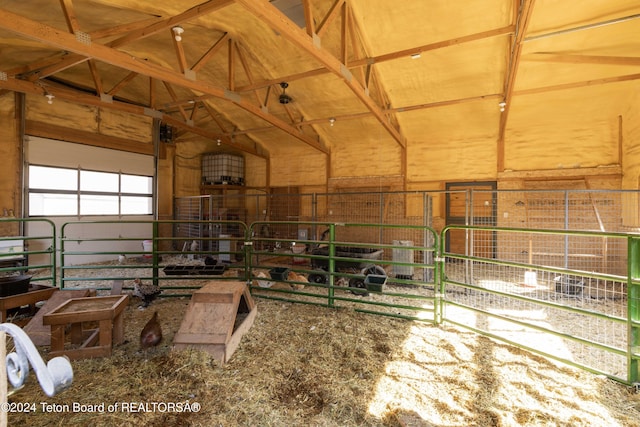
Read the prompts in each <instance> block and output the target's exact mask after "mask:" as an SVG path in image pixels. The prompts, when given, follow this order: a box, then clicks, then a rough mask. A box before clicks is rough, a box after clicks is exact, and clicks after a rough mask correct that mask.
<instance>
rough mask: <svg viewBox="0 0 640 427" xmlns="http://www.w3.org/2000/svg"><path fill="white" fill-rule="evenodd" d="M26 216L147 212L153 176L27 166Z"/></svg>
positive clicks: (150, 209) (135, 213)
mask: <svg viewBox="0 0 640 427" xmlns="http://www.w3.org/2000/svg"><path fill="white" fill-rule="evenodd" d="M28 189H29V216H87V215H151V214H153V177H152V176H144V175H132V174H125V173H122V172H103V171H92V170H83V169H71V168H63V167H52V166H40V165H29V171H28Z"/></svg>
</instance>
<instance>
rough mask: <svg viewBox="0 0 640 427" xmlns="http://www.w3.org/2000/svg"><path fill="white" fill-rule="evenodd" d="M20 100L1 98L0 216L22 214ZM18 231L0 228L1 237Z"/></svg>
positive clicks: (7, 227) (10, 96)
mask: <svg viewBox="0 0 640 427" xmlns="http://www.w3.org/2000/svg"><path fill="white" fill-rule="evenodd" d="M17 103H18V99H17V97H16V96H14V94H13V93H6V94H4V95H2V96H0V123H1V124H2V125H1V126H0V158H2V168H0V215H5V210H6V212H7V215H9V213H10V211H13V213H14V215H16V216H20V214H21V200H22V199H21V192H20V182H21V180H20V172H21V168H20V158H21V155H20V151H21V147H22V144H20V136H19V129H18V119H17V114H18V111H17V107H16V105H17ZM17 234H18V230H17V229H15V227H14V228H12V227H11V225H8V224H7V225H3V226H2V227H0V235H2V236H9V235H17Z"/></svg>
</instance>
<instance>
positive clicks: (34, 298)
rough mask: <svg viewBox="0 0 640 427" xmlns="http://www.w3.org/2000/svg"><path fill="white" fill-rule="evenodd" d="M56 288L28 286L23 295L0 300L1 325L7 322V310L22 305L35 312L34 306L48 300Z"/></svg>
mask: <svg viewBox="0 0 640 427" xmlns="http://www.w3.org/2000/svg"><path fill="white" fill-rule="evenodd" d="M57 290H58V288H54V287H53V286H46V285H33V284H32V285H30V286H29V290H28V291H27V292H25V293H23V294H17V295H11V296H8V297H2V298H0V313H1V315H2V319H1V320H2V323H4V322H6V321H7V310H9V309H12V308H17V307H22V306H23V305H29V306H31V307H32V309H33V310H34V311H35V304H36V303H37V302H40V301H45V300H48V299H49V298H50V297H51V295H53V293H54V292H55V291H57Z"/></svg>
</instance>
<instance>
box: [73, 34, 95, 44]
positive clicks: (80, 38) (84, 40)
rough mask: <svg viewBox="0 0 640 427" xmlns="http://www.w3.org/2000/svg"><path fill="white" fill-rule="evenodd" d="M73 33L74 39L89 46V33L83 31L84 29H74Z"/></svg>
mask: <svg viewBox="0 0 640 427" xmlns="http://www.w3.org/2000/svg"><path fill="white" fill-rule="evenodd" d="M74 35H75V36H76V40H77V41H78V42H79V43H82V44H85V45H87V46H91V36H90V35H89V33H85V32H84V31H76V32H75V33H74Z"/></svg>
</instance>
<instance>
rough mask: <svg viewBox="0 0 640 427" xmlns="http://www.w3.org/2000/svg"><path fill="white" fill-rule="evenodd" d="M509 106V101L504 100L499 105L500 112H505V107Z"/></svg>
mask: <svg viewBox="0 0 640 427" xmlns="http://www.w3.org/2000/svg"><path fill="white" fill-rule="evenodd" d="M506 106H507V103H506V102H504V101H502V102H501V103H499V104H498V107H500V112H501V113H502V112H504V109H505V107H506Z"/></svg>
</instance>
